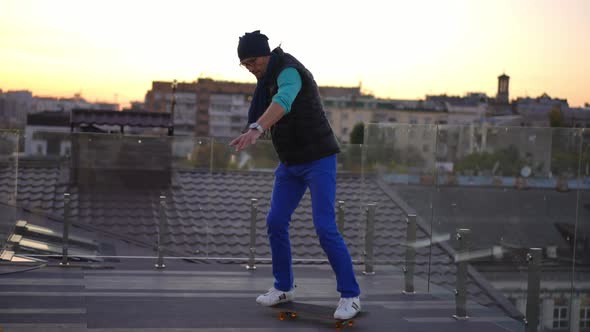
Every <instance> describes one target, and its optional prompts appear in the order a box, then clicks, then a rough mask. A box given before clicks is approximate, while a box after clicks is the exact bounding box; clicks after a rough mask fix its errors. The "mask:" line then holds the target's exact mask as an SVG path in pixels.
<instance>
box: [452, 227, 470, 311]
mask: <svg viewBox="0 0 590 332" xmlns="http://www.w3.org/2000/svg"><path fill="white" fill-rule="evenodd" d="M470 235H471V230H469V229H465V228H461V229H459V230H457V240H458V241H459V250H460V251H459V254H458V255H457V257H456V258H455V264H456V265H457V288H456V289H455V305H456V311H455V314H454V315H453V318H455V319H458V320H467V319H469V316H467V265H468V264H469V259H468V256H469V246H470V243H469V241H470Z"/></svg>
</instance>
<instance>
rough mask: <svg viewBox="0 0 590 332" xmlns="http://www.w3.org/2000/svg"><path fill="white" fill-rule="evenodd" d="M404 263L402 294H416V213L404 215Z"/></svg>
mask: <svg viewBox="0 0 590 332" xmlns="http://www.w3.org/2000/svg"><path fill="white" fill-rule="evenodd" d="M406 223H407V225H408V228H407V230H406V263H405V265H404V279H405V288H404V291H403V293H404V294H416V291H415V289H414V270H415V267H416V215H415V214H408V215H407V217H406Z"/></svg>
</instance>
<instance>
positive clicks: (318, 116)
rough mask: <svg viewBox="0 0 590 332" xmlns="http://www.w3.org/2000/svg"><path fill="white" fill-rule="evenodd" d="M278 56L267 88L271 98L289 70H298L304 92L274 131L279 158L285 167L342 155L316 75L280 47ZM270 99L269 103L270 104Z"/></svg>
mask: <svg viewBox="0 0 590 332" xmlns="http://www.w3.org/2000/svg"><path fill="white" fill-rule="evenodd" d="M273 53H276V54H277V55H278V59H277V63H276V64H275V65H274V66H273V67H274V68H273V70H272V72H269V73H267V75H271V76H270V78H271V79H270V80H268V81H269V84H268V89H269V91H270V94H269V96H271V97H270V98H272V96H274V95H275V94H276V93H277V90H278V85H277V78H278V76H279V74H280V73H281V71H282V70H283V69H285V68H288V67H293V68H295V69H297V71H298V72H299V75H300V76H301V82H302V84H301V90H300V91H299V93H298V94H297V97H295V100H294V101H293V104H292V105H291V111H290V112H289V113H287V114H286V115H285V116H283V117H282V118H281V119H280V120H279V121H278V122H277V123H275V124H274V125H273V126H272V128H271V135H272V143H273V145H274V148H275V150H276V151H277V154H278V155H279V159H280V160H281V162H282V163H284V164H286V165H297V164H304V163H308V162H312V161H315V160H318V159H321V158H324V157H327V156H331V155H333V154H336V153H339V152H340V148H339V146H338V142H337V141H336V138H335V137H334V133H333V132H332V128H331V127H330V123H329V122H328V119H326V114H325V113H324V108H323V106H322V100H321V98H320V92H319V90H318V86H317V84H316V82H315V80H314V78H313V75H312V74H311V73H310V72H309V70H307V69H306V68H305V67H304V66H303V65H302V64H301V62H299V61H298V60H297V59H295V58H294V57H293V56H292V55H290V54H288V53H284V52H283V50H282V49H281V48H279V47H277V48H276V49H274V50H273ZM270 103H271V100H270V99H269V100H268V105H270Z"/></svg>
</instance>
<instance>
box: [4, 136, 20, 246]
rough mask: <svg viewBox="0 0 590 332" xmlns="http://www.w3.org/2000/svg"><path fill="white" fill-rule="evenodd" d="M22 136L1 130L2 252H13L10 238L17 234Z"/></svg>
mask: <svg viewBox="0 0 590 332" xmlns="http://www.w3.org/2000/svg"><path fill="white" fill-rule="evenodd" d="M19 145H21V146H22V136H21V133H20V132H18V131H11V130H2V131H0V210H1V213H0V216H1V217H0V254H1V253H2V252H4V250H7V252H6V254H7V255H9V253H8V252H13V250H12V249H13V248H12V244H11V242H10V238H11V237H12V236H13V235H14V234H15V231H18V230H17V229H16V226H17V221H18V217H19V215H18V210H17V208H16V205H17V185H18V153H19V151H21V150H22V149H19Z"/></svg>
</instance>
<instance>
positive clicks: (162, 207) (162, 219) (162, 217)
mask: <svg viewBox="0 0 590 332" xmlns="http://www.w3.org/2000/svg"><path fill="white" fill-rule="evenodd" d="M158 216H159V218H158V219H159V222H158V259H157V261H156V268H158V269H163V268H165V267H166V265H165V264H164V231H165V225H166V196H164V195H160V204H159V206H158Z"/></svg>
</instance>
